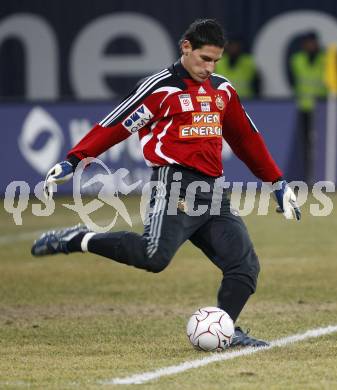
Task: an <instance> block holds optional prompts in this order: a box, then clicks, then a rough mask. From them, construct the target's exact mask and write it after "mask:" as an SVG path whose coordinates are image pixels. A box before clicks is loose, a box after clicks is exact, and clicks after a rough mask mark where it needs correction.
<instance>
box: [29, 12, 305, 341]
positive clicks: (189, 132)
mask: <svg viewBox="0 0 337 390" xmlns="http://www.w3.org/2000/svg"><path fill="white" fill-rule="evenodd" d="M224 46H225V38H224V32H223V30H222V28H221V26H220V25H219V23H218V22H217V21H215V20H213V19H203V20H196V21H195V22H193V23H192V24H191V25H190V26H189V27H188V29H187V31H186V32H185V33H184V35H183V37H182V39H181V41H180V49H181V58H180V59H179V60H178V61H177V62H176V63H175V64H173V65H172V66H170V67H169V68H166V69H164V70H162V71H161V72H158V73H156V74H154V75H152V76H150V77H148V78H146V79H145V80H143V81H142V82H140V83H139V85H138V86H137V87H136V88H135V89H134V90H133V91H132V92H131V93H130V94H129V95H128V96H127V97H126V98H125V99H124V100H123V101H122V102H121V103H120V104H119V105H118V106H117V107H116V108H115V109H114V110H113V111H112V112H111V113H109V114H108V115H107V116H106V117H105V118H104V119H103V120H102V121H101V122H100V123H99V124H97V125H95V126H94V127H93V128H92V130H91V131H90V132H89V133H88V134H87V135H86V136H85V137H84V138H83V139H82V140H81V141H80V142H79V143H78V144H77V145H76V146H75V147H74V148H73V149H71V150H70V151H69V153H68V155H67V159H66V160H65V161H62V162H60V163H58V164H56V165H55V167H53V168H52V169H51V170H50V171H49V173H48V175H47V178H46V182H45V191H46V194H47V196H49V197H50V196H52V186H53V184H60V183H62V182H64V181H67V180H69V179H71V178H72V176H73V172H74V171H75V169H76V167H77V165H78V164H79V162H80V161H81V160H83V159H84V158H87V157H96V156H99V155H100V154H101V153H103V152H104V151H106V150H107V149H109V148H110V147H112V146H114V145H116V144H118V143H119V142H122V141H124V140H125V139H126V138H128V137H129V136H130V135H131V134H133V133H136V132H137V133H138V135H139V138H140V147H142V151H143V155H144V158H145V161H146V163H147V165H148V166H149V167H151V169H152V177H151V181H153V182H157V185H156V187H155V188H154V189H153V191H152V194H151V198H150V206H151V208H150V210H152V211H150V213H149V215H148V218H147V221H146V223H145V227H144V233H143V234H142V235H139V234H136V233H134V232H129V231H120V232H109V233H95V232H92V231H89V229H88V228H87V227H85V226H76V227H72V228H68V229H63V230H59V231H51V232H47V233H45V234H44V235H42V236H41V237H40V238H39V239H38V240H37V241H35V243H34V245H33V247H32V254H33V255H34V256H45V255H54V254H57V253H67V254H68V253H72V252H91V253H95V254H97V255H100V256H104V257H106V258H110V259H112V260H114V261H118V262H120V263H124V264H127V265H130V266H134V267H137V268H141V269H145V270H147V271H150V272H160V271H162V270H164V269H165V267H166V266H167V265H168V264H169V263H170V261H171V259H172V258H173V256H174V254H175V252H176V251H177V249H178V248H179V247H180V246H181V245H182V244H183V243H184V242H185V241H187V240H190V241H191V242H192V243H193V244H194V245H195V246H197V247H198V248H200V249H201V250H202V251H203V252H204V254H205V255H206V256H207V257H208V258H209V259H210V260H211V261H212V262H213V263H214V264H215V265H216V266H217V267H218V268H219V269H220V270H221V272H222V274H223V279H222V282H221V285H220V288H219V291H218V296H217V301H218V306H219V307H220V308H221V309H223V310H225V311H226V312H227V313H228V314H229V315H230V316H231V318H232V319H233V321H234V322H235V321H236V320H237V318H238V316H239V314H240V313H241V311H242V309H243V307H244V306H245V304H246V302H247V300H248V298H249V297H250V295H251V294H253V293H254V292H255V290H256V283H257V277H258V273H259V262H258V258H257V256H256V254H255V251H254V248H253V244H252V242H251V240H250V237H249V235H248V232H247V229H246V227H245V225H244V223H243V221H242V219H241V218H240V217H239V216H238V215H237V214H236V213H232V212H231V209H230V202H229V199H228V195H227V193H226V191H223V192H222V194H221V197H220V199H219V212H218V213H216V214H215V215H214V213H212V212H211V206H212V199H213V195H214V194H213V193H214V191H215V186H216V180H217V178H220V177H221V176H222V174H223V167H222V160H221V150H222V141H223V138H224V139H225V140H226V141H227V142H228V144H229V145H230V147H231V148H232V150H233V151H234V153H235V154H236V155H237V156H238V157H239V158H240V159H241V160H242V161H243V162H244V163H245V164H246V165H247V166H248V168H249V169H250V170H251V171H252V172H253V173H254V174H255V175H256V176H257V177H258V178H259V179H261V180H263V181H266V182H272V183H274V193H275V196H276V200H277V202H278V205H279V210H280V211H281V212H283V213H284V214H285V216H286V217H288V218H289V217H291V216H294V217H295V218H296V219H298V220H299V219H300V216H301V214H300V210H299V208H298V207H297V205H296V198H295V195H294V193H293V192H292V190H291V189H290V187H289V186H288V185H287V183H286V182H285V181H284V180H283V179H282V173H281V171H280V170H279V168H278V167H277V165H276V163H275V162H274V161H273V159H272V157H271V156H270V154H269V152H268V150H267V148H266V146H265V143H264V141H263V139H262V137H261V135H260V133H259V132H258V130H257V128H256V126H255V125H254V123H253V122H252V121H251V119H250V118H249V116H248V115H247V113H246V112H245V110H244V108H243V107H242V105H241V103H240V100H239V97H238V95H237V93H236V91H235V89H234V88H233V86H232V85H231V84H230V82H229V81H228V80H227V79H225V78H224V77H222V76H219V75H216V74H214V73H213V71H214V67H215V64H216V62H217V61H218V60H219V59H220V58H221V56H222V53H223V48H224ZM177 181H179V182H180V183H181V187H180V190H179V194H178V201H177V202H176V203H175V212H174V213H172V212H168V209H169V207H171V209H172V202H171V204H170V193H171V189H172V188H171V185H172V183H176V182H177ZM193 183H194V184H193ZM200 183H202V184H200ZM195 184H196V185H195ZM193 185H195V186H194V188H196V189H197V191H196V193H195V194H193V200H194V206H195V208H198V207H199V206H206V212H204V213H203V214H202V215H195V213H191V210H189V203H188V197H189V195H190V194H189V193H188V192H189V191H188V190H189V189H190V188H191V187H193ZM193 214H194V215H193ZM232 345H233V346H236V345H241V346H246V345H249V346H257V347H259V346H265V345H267V342H265V341H262V340H258V339H256V338H253V337H251V336H249V335H248V334H247V333H246V332H244V331H243V330H242V329H241V328H240V327H236V329H235V335H234V338H233V342H232Z"/></svg>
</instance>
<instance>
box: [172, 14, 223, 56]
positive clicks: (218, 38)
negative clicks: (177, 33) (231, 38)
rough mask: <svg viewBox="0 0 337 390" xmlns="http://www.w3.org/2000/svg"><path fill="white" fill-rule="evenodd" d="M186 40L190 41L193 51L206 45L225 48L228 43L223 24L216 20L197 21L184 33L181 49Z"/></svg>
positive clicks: (180, 42)
mask: <svg viewBox="0 0 337 390" xmlns="http://www.w3.org/2000/svg"><path fill="white" fill-rule="evenodd" d="M184 40H188V41H190V43H191V45H192V49H193V50H195V49H200V48H201V47H202V46H204V45H213V46H217V47H222V48H223V47H224V46H225V45H226V43H227V40H226V37H225V32H224V29H223V27H222V26H221V24H220V23H219V22H218V21H217V20H215V19H197V20H195V21H194V22H193V23H192V24H191V25H190V26H189V27H188V29H187V30H186V31H185V32H184V34H183V36H182V37H181V39H180V41H179V47H181V44H182V43H183V41H184Z"/></svg>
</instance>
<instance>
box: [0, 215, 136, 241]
mask: <svg viewBox="0 0 337 390" xmlns="http://www.w3.org/2000/svg"><path fill="white" fill-rule="evenodd" d="M130 218H131V221H132V225H133V226H137V225H139V224H140V223H141V222H142V219H141V217H140V215H139V214H131V215H130ZM108 222H110V221H108V220H101V221H98V222H97V224H98V225H100V224H105V223H108ZM119 226H122V224H121V223H118V222H117V223H116V225H115V226H114V227H116V228H119ZM62 228H64V226H58V227H57V226H56V227H53V228H46V229H44V230H33V231H31V232H26V233H18V234H8V235H5V236H1V237H0V245H6V244H10V243H12V242H17V241H29V240H32V239H34V238H35V239H36V238H37V237H38V236H39V235H41V234H42V233H44V232H46V231H48V230H53V229H62Z"/></svg>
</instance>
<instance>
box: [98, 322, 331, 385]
mask: <svg viewBox="0 0 337 390" xmlns="http://www.w3.org/2000/svg"><path fill="white" fill-rule="evenodd" d="M334 332H337V325H334V326H327V327H326V328H317V329H311V330H308V331H307V332H305V333H301V334H295V335H292V336H288V337H284V338H282V339H278V340H274V341H271V343H270V345H269V346H268V347H260V348H253V347H247V348H245V349H240V350H238V351H233V352H222V353H216V354H212V355H211V356H208V357H205V358H203V359H198V360H190V361H187V362H184V363H181V364H179V365H177V366H169V367H163V368H160V369H158V370H155V371H149V372H143V373H141V374H136V375H132V376H129V377H126V378H114V379H110V380H104V381H100V382H99V384H101V385H136V384H140V383H145V382H149V381H152V380H154V379H158V378H160V377H162V376H168V375H174V374H179V373H181V372H184V371H187V370H190V369H191V368H198V367H202V366H206V365H208V364H210V363H214V362H220V361H224V360H230V359H235V358H237V357H240V356H246V355H252V354H253V353H256V352H263V351H267V350H269V349H272V348H275V347H284V346H285V345H288V344H292V343H297V342H298V341H302V340H305V339H309V338H313V337H320V336H324V335H327V334H330V333H334Z"/></svg>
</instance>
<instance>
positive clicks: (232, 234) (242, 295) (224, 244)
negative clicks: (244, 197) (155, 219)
mask: <svg viewBox="0 0 337 390" xmlns="http://www.w3.org/2000/svg"><path fill="white" fill-rule="evenodd" d="M191 241H192V242H193V244H195V245H196V246H197V247H199V248H200V249H201V250H202V251H203V252H204V253H205V254H206V255H207V256H208V257H209V258H210V259H211V261H212V262H213V263H214V264H215V265H216V266H217V267H219V268H220V269H221V270H222V273H223V279H222V282H221V285H220V288H219V291H218V307H220V308H221V309H223V310H225V311H226V312H227V313H228V314H229V315H230V316H231V318H232V319H233V321H234V322H235V321H236V320H237V318H238V317H239V314H240V313H241V311H242V309H243V308H244V306H245V304H246V302H247V301H248V299H249V297H250V295H251V294H253V293H254V292H255V290H256V283H257V277H258V273H259V270H260V267H259V262H258V258H257V256H256V253H255V251H254V248H253V244H252V242H251V240H250V238H249V235H248V232H247V229H246V227H245V225H244V223H243V221H242V219H241V218H240V217H239V216H237V215H235V214H232V213H231V212H230V211H229V204H228V207H225V208H224V209H222V212H221V215H220V216H214V217H212V218H211V219H210V220H209V221H208V222H207V224H205V226H203V227H201V228H200V229H199V230H198V231H197V232H196V233H195V234H194V235H193V236H192V237H191ZM232 345H233V346H234V345H241V346H243V345H250V346H265V345H267V343H265V342H264V341H262V340H257V339H255V338H252V337H249V336H248V335H247V334H246V333H244V332H243V331H242V329H241V328H239V327H236V330H235V337H234V338H233V342H232Z"/></svg>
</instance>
